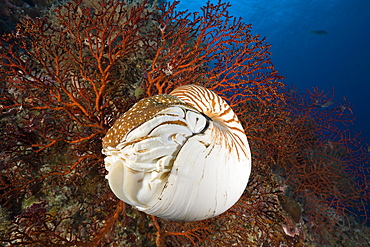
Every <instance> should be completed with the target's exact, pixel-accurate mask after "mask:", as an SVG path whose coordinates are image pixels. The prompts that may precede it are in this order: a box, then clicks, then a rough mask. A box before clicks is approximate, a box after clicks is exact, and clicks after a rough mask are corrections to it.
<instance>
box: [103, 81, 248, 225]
mask: <svg viewBox="0 0 370 247" xmlns="http://www.w3.org/2000/svg"><path fill="white" fill-rule="evenodd" d="M103 153H104V154H105V155H106V158H105V160H104V161H105V166H106V169H107V170H108V175H107V179H108V182H109V185H110V188H111V189H112V191H113V192H114V194H115V195H116V196H117V197H118V198H119V199H121V200H122V201H124V202H126V203H128V204H131V205H133V206H135V207H136V208H137V209H138V210H140V211H143V212H145V213H148V214H151V215H155V216H158V217H160V218H164V219H170V220H178V221H196V220H203V219H207V218H211V217H214V216H217V215H219V214H221V213H223V212H225V211H226V210H228V209H229V208H230V207H231V206H233V205H234V204H235V203H236V202H237V200H238V199H239V198H240V196H241V195H242V193H243V191H244V189H245V187H246V185H247V183H248V179H249V174H250V170H251V155H250V149H249V145H248V141H247V137H246V136H245V133H244V130H243V128H242V126H241V124H240V122H239V120H238V118H237V116H236V115H235V113H234V112H233V110H232V109H231V108H230V106H229V105H228V104H227V103H226V102H225V101H224V100H223V99H222V98H221V97H219V96H218V95H217V94H215V93H214V92H212V91H210V90H208V89H206V88H204V87H201V86H196V85H186V86H181V87H179V88H176V89H175V90H174V91H173V92H171V93H170V95H165V94H162V95H157V96H154V97H150V98H145V99H143V100H141V101H139V102H138V103H136V104H135V105H134V106H133V107H132V108H131V109H130V110H129V111H127V112H126V113H124V114H123V116H122V117H121V118H119V119H118V120H117V121H116V122H115V123H114V125H113V127H112V128H111V129H110V130H109V131H108V133H107V135H106V136H105V137H104V139H103Z"/></svg>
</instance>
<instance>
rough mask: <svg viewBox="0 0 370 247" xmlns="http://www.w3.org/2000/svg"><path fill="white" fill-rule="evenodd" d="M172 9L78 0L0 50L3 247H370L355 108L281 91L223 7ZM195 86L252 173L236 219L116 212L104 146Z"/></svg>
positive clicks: (244, 28) (364, 157) (325, 97)
mask: <svg viewBox="0 0 370 247" xmlns="http://www.w3.org/2000/svg"><path fill="white" fill-rule="evenodd" d="M177 4H178V2H174V3H172V4H170V3H164V4H160V5H158V4H157V3H156V1H154V2H153V1H128V0H127V1H119V0H105V1H87V0H86V1H83V0H75V1H72V2H67V3H64V4H62V5H60V6H57V7H54V9H53V10H52V11H50V12H49V13H48V14H47V15H46V16H44V17H42V18H36V19H30V18H25V19H23V20H22V22H21V24H20V25H18V26H17V28H16V31H15V32H14V33H11V34H7V35H4V36H3V37H2V38H1V48H0V79H1V81H0V104H1V110H2V114H1V117H0V129H1V137H2V138H1V139H0V146H1V147H2V148H1V151H0V158H1V161H0V169H1V174H0V192H1V195H2V196H1V199H0V202H1V208H0V213H1V214H0V220H1V224H0V227H1V228H0V239H1V241H2V243H3V246H12V245H22V246H61V245H63V246H231V245H233V246H322V245H323V244H325V246H368V245H369V243H370V242H369V241H370V240H369V238H368V237H367V236H369V234H368V233H369V229H368V228H367V227H366V226H363V225H361V224H359V223H358V222H360V223H364V221H367V219H368V213H369V211H368V209H367V208H366V205H368V204H369V198H370V196H369V191H370V190H369V187H368V183H369V176H370V175H369V174H370V173H369V170H368V169H369V168H368V167H366V166H365V165H366V164H368V163H369V160H370V159H369V158H370V157H369V153H368V152H367V150H366V149H365V148H363V147H362V146H361V145H360V139H359V138H360V137H359V136H358V135H354V134H352V132H350V131H349V130H347V129H348V126H346V125H348V124H350V123H351V121H352V120H353V114H352V112H351V109H350V105H349V104H347V103H346V102H344V103H336V102H334V101H333V96H332V95H331V94H327V93H324V92H321V91H319V90H318V89H313V90H312V91H308V92H307V93H306V94H302V93H299V92H297V91H296V90H294V89H284V84H283V83H282V82H281V79H282V77H281V76H279V75H278V74H277V71H276V70H275V69H274V67H273V65H272V63H271V61H270V55H271V54H270V52H269V47H270V45H269V44H267V43H266V42H265V40H264V39H261V38H260V37H259V36H258V35H257V36H253V35H252V34H250V29H251V26H250V25H246V24H244V23H243V22H242V21H241V20H239V19H236V18H234V17H231V16H230V15H229V13H228V7H229V5H228V4H225V3H222V2H218V3H217V4H211V3H208V4H207V5H206V6H205V7H203V8H202V11H201V13H189V12H186V11H185V12H178V11H176V5H177ZM190 83H191V84H199V85H202V86H205V87H207V88H209V89H211V90H214V91H215V92H217V93H218V94H219V95H220V96H222V97H223V98H224V99H225V100H227V101H228V103H229V104H230V105H231V106H232V107H233V109H234V110H235V112H236V113H237V114H238V117H239V118H240V120H241V122H242V124H243V126H244V128H245V130H246V134H247V136H248V138H249V141H250V145H251V151H252V162H253V167H252V176H251V178H250V182H249V184H248V187H247V188H246V190H245V192H244V194H243V196H242V198H241V199H240V200H239V202H238V203H237V204H236V205H235V206H234V207H232V208H231V209H230V210H228V211H227V212H226V213H224V214H222V215H220V216H218V217H215V218H212V219H208V220H205V221H199V222H188V223H183V222H173V221H168V220H162V219H158V218H155V217H151V216H148V215H145V214H144V213H141V212H138V211H136V210H134V209H133V208H131V207H130V206H128V205H125V204H124V203H123V202H121V201H119V200H118V199H116V197H115V196H114V195H113V193H112V192H111V191H110V189H109V187H108V185H107V182H106V180H105V175H106V173H105V169H104V165H103V158H104V157H103V155H102V153H101V149H102V145H101V139H102V137H103V136H104V135H105V133H106V131H107V130H108V129H109V128H110V126H112V124H113V122H114V120H115V119H117V118H118V117H119V116H120V115H121V114H122V113H123V112H125V111H126V110H127V109H128V108H129V107H130V106H132V105H133V104H134V103H135V102H137V101H138V100H139V99H141V98H143V97H147V96H153V95H156V94H161V93H168V92H170V91H172V90H173V89H174V88H175V87H177V86H180V85H185V84H190ZM343 124H344V125H343ZM359 220H361V221H359Z"/></svg>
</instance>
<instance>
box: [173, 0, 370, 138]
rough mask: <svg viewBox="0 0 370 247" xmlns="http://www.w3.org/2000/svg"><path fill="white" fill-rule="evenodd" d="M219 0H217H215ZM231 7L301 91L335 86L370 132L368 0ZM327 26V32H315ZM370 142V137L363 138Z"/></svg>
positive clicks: (194, 7) (291, 0) (359, 128)
mask: <svg viewBox="0 0 370 247" xmlns="http://www.w3.org/2000/svg"><path fill="white" fill-rule="evenodd" d="M211 2H212V3H217V2H218V1H211ZM229 2H230V3H231V5H232V6H231V7H230V9H229V12H230V14H231V15H233V16H235V17H242V18H243V22H245V23H248V24H249V23H251V24H252V25H253V26H252V33H253V34H260V35H261V37H266V39H267V42H268V43H270V44H272V48H271V51H272V53H273V55H272V61H273V63H274V65H275V68H276V69H277V70H278V71H279V74H280V75H282V76H285V77H286V79H285V80H284V83H286V84H288V85H295V86H296V87H297V88H298V89H299V90H300V91H302V92H304V91H305V90H306V89H311V88H312V87H316V86H317V87H319V88H320V89H325V90H331V89H332V88H333V87H334V90H335V100H336V101H339V102H340V101H341V100H342V99H343V97H346V98H347V101H349V102H350V103H351V104H352V105H354V107H353V108H352V110H353V113H354V114H355V115H356V116H357V119H356V120H355V124H354V125H352V126H350V127H351V128H353V129H354V130H355V131H356V132H362V136H363V137H370V123H369V122H370V0H325V1H323V0H309V1H308V0H307V1H302V0H239V1H238V0H230V1H229ZM205 3H206V1H194V0H182V1H180V4H179V5H178V10H185V9H188V10H189V11H192V12H194V11H197V12H200V7H201V6H203V5H205ZM310 30H325V31H327V32H328V34H327V35H316V34H311V32H310ZM365 142H366V143H368V144H370V140H369V139H367V140H365Z"/></svg>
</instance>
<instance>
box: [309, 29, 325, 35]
mask: <svg viewBox="0 0 370 247" xmlns="http://www.w3.org/2000/svg"><path fill="white" fill-rule="evenodd" d="M312 33H314V34H317V35H327V34H328V32H327V31H325V30H311V34H312Z"/></svg>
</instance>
